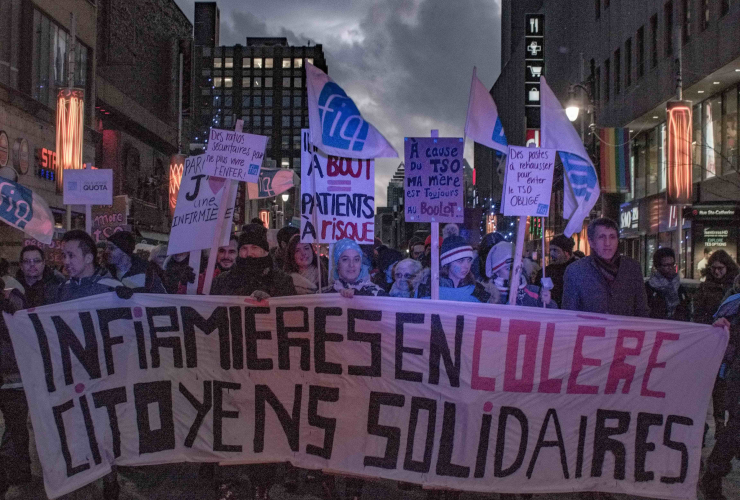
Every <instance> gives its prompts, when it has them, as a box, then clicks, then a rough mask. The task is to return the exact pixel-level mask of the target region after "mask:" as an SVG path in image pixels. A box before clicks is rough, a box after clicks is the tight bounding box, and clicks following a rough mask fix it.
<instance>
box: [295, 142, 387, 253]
mask: <svg viewBox="0 0 740 500" xmlns="http://www.w3.org/2000/svg"><path fill="white" fill-rule="evenodd" d="M309 141H310V133H309V131H308V129H304V130H302V131H301V191H302V192H301V242H302V243H335V242H337V241H339V240H341V239H343V238H349V239H351V240H355V241H356V242H358V243H372V242H373V240H374V238H375V160H358V159H356V158H340V157H338V156H327V155H325V154H324V153H323V152H321V151H319V150H318V149H317V148H315V147H313V146H311V144H310V142H309Z"/></svg>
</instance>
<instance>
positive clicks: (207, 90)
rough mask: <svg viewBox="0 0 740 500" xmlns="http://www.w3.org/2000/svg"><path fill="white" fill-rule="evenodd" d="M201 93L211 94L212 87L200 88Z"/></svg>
mask: <svg viewBox="0 0 740 500" xmlns="http://www.w3.org/2000/svg"><path fill="white" fill-rule="evenodd" d="M200 95H211V89H210V87H209V88H205V89H200Z"/></svg>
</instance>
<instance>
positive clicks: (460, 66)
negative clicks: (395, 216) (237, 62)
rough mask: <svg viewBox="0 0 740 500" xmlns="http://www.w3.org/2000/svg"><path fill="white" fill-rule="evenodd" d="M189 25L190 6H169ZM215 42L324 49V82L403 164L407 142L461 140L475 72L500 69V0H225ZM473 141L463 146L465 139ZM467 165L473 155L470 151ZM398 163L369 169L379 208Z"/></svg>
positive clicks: (187, 0)
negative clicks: (345, 97)
mask: <svg viewBox="0 0 740 500" xmlns="http://www.w3.org/2000/svg"><path fill="white" fill-rule="evenodd" d="M176 1H177V3H178V5H180V6H181V8H182V9H183V11H184V12H185V13H186V14H187V15H188V16H189V17H190V18H192V13H193V5H192V0H176ZM219 7H220V9H221V43H222V44H224V45H232V44H235V43H242V44H243V43H245V39H246V37H247V36H285V37H287V38H288V41H289V42H290V43H291V44H305V43H306V40H309V39H310V40H311V41H312V42H313V43H320V44H322V45H323V48H324V53H325V55H326V57H327V63H328V66H329V75H330V76H331V77H332V78H333V79H334V80H335V81H337V83H339V84H340V85H341V86H342V87H343V88H344V89H345V90H346V91H347V93H348V94H349V95H350V96H351V97H352V98H353V99H354V100H355V102H356V103H357V105H358V107H359V108H360V111H361V112H362V113H363V116H365V118H366V119H367V120H368V121H370V122H371V123H373V124H374V125H375V126H376V127H377V128H378V130H380V131H381V132H382V133H383V134H384V135H385V136H386V137H387V138H388V139H389V140H390V141H391V143H392V144H393V145H394V147H395V148H396V150H397V151H398V152H399V155H401V156H403V137H404V136H425V135H429V131H430V129H433V128H435V129H439V132H440V136H461V135H462V133H463V128H464V125H465V112H466V109H467V102H468V92H469V89H470V78H471V74H472V70H473V66H477V67H478V77H479V78H480V79H481V80H482V81H483V83H484V84H485V85H486V86H489V87H490V86H492V85H493V82H494V80H495V78H496V77H497V76H498V73H499V70H500V67H499V66H500V64H499V63H500V37H501V35H500V12H501V7H500V4H499V2H498V0H493V1H491V0H458V1H454V0H372V1H369V0H311V1H310V2H309V1H306V0H279V1H271V2H250V4H249V9H250V10H247V9H246V8H245V4H244V3H243V2H241V1H239V0H222V1H220V2H219ZM468 142H470V141H468ZM467 151H468V154H466V156H467V157H468V158H469V161H470V163H472V147H471V146H470V145H468V148H467ZM400 161H402V158H399V159H393V160H378V161H377V162H376V195H377V205H378V206H382V205H385V193H386V187H387V184H388V181H389V180H390V178H391V177H392V175H393V173H394V172H395V170H396V168H397V166H398V163H399V162H400Z"/></svg>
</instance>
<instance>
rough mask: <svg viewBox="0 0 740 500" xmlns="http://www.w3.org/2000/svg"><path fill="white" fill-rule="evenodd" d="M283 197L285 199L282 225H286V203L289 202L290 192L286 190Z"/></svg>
mask: <svg viewBox="0 0 740 500" xmlns="http://www.w3.org/2000/svg"><path fill="white" fill-rule="evenodd" d="M281 198H282V199H283V211H282V214H283V223H282V226H284V225H285V204H286V203H287V202H288V198H290V194H288V193H287V192H285V193H283V194H282V196H281ZM282 226H281V227H282Z"/></svg>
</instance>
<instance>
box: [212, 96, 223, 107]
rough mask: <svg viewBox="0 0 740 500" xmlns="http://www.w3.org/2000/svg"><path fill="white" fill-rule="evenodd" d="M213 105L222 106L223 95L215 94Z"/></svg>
mask: <svg viewBox="0 0 740 500" xmlns="http://www.w3.org/2000/svg"><path fill="white" fill-rule="evenodd" d="M213 107H214V108H220V107H221V97H220V96H217V95H215V96H213Z"/></svg>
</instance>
